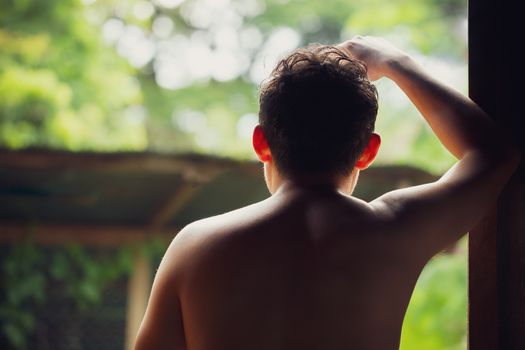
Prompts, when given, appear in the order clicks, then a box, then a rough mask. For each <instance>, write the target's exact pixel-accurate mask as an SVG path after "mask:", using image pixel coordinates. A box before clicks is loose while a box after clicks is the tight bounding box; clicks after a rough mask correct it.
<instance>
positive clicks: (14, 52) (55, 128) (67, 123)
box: [0, 0, 146, 150]
mask: <svg viewBox="0 0 525 350" xmlns="http://www.w3.org/2000/svg"><path fill="white" fill-rule="evenodd" d="M0 28H1V29H0V45H1V46H2V53H1V54H0V67H1V69H0V72H1V73H0V128H1V129H0V145H3V146H5V147H8V148H22V147H29V146H39V147H53V148H66V149H99V150H111V149H116V148H118V149H144V147H145V146H146V132H145V130H144V128H143V126H142V125H140V126H137V123H136V122H135V121H134V120H130V119H129V118H128V117H127V116H126V114H125V111H126V108H128V107H129V106H133V105H135V104H137V103H139V102H140V100H141V94H140V90H139V86H138V82H137V81H136V79H135V78H134V77H133V70H132V69H130V67H129V66H128V65H127V64H126V63H125V61H124V60H122V59H121V58H119V57H118V56H117V55H116V54H115V52H114V51H113V50H112V49H110V48H108V47H105V46H103V45H102V44H101V42H100V32H99V30H98V29H97V28H96V27H94V26H93V25H90V24H89V23H88V22H87V20H86V18H85V15H84V8H83V6H82V4H80V2H78V1H72V0H70V1H58V0H55V1H38V2H34V1H20V0H18V1H4V2H2V3H1V4H0Z"/></svg>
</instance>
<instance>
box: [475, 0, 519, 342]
mask: <svg viewBox="0 0 525 350" xmlns="http://www.w3.org/2000/svg"><path fill="white" fill-rule="evenodd" d="M520 6H521V2H519V1H511V0H498V1H496V0H470V2H469V87H470V96H471V98H472V99H473V100H474V101H476V102H477V103H478V104H479V105H480V106H481V107H482V108H483V109H484V110H485V111H486V112H488V113H489V114H490V115H491V117H492V118H494V119H495V120H496V122H498V124H500V125H502V126H503V127H505V128H507V129H508V130H509V131H511V133H513V134H514V139H515V140H516V141H518V142H519V143H520V148H521V150H522V152H523V151H524V150H525V147H524V144H525V142H524V141H525V138H524V135H523V128H521V125H522V124H523V123H522V122H521V120H524V119H525V113H524V110H525V107H524V105H523V102H524V98H525V96H523V93H524V89H523V85H524V84H525V80H524V74H523V72H524V70H525V67H524V64H523V61H524V57H523V55H522V54H520V51H522V48H523V42H524V41H525V40H524V32H525V31H524V30H523V29H522V28H523V23H524V21H525V18H522V17H523V14H522V11H521V10H520ZM524 154H525V152H524ZM523 214H525V177H524V171H523V167H521V168H520V170H519V171H518V172H517V173H516V174H515V176H514V177H513V179H512V180H511V181H510V183H509V184H508V185H507V187H506V188H505V190H504V192H503V193H502V195H501V196H500V199H499V201H498V203H497V206H496V207H495V208H494V210H492V212H491V213H490V214H489V215H487V217H486V218H485V220H483V221H482V222H481V223H480V224H479V225H478V226H477V227H476V229H474V230H472V231H471V232H470V236H469V349H471V350H489V349H490V350H522V349H525V216H524V215H523Z"/></svg>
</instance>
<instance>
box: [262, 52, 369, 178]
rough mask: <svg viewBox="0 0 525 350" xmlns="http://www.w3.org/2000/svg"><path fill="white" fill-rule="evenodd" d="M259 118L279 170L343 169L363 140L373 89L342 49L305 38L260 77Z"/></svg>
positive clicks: (353, 159)
mask: <svg viewBox="0 0 525 350" xmlns="http://www.w3.org/2000/svg"><path fill="white" fill-rule="evenodd" d="M259 105H260V111H259V124H261V126H262V129H263V132H264V134H265V136H266V138H267V140H268V145H269V147H270V150H271V152H272V156H273V159H274V161H275V164H276V166H277V169H278V170H279V172H281V173H282V174H283V175H287V176H293V175H298V174H311V175H314V174H341V175H348V174H349V173H350V172H351V171H352V169H353V167H354V164H355V162H356V160H357V158H358V157H359V155H360V154H361V152H362V151H363V149H364V147H365V146H366V144H367V143H368V140H369V138H370V134H371V133H372V131H373V130H374V123H375V119H376V115H377V108H378V105H377V90H376V88H375V86H374V85H373V84H372V83H371V82H370V81H369V80H368V78H367V75H366V67H365V65H364V64H363V63H362V62H361V61H359V60H356V59H354V58H352V57H350V56H349V55H348V54H347V53H346V52H345V51H344V50H343V49H341V48H338V47H336V46H331V45H321V44H310V45H308V46H307V47H305V48H300V49H297V50H295V51H293V52H292V53H291V54H289V55H288V56H287V57H285V58H284V59H282V60H281V61H279V63H278V64H277V66H276V67H275V68H274V70H273V71H272V73H271V74H270V76H269V77H268V78H267V79H266V80H265V81H263V82H262V83H261V86H260V98H259Z"/></svg>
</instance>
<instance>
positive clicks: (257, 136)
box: [252, 124, 272, 163]
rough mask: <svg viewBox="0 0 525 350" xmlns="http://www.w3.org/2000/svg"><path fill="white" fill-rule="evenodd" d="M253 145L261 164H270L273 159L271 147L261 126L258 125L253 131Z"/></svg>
mask: <svg viewBox="0 0 525 350" xmlns="http://www.w3.org/2000/svg"><path fill="white" fill-rule="evenodd" d="M252 144H253V149H254V151H255V153H256V154H257V158H259V160H260V161H261V162H263V163H264V162H268V161H270V160H271V159H272V153H271V152H270V147H269V146H268V141H267V140H266V136H265V135H264V132H263V129H262V127H261V125H259V124H257V125H256V126H255V129H253V136H252Z"/></svg>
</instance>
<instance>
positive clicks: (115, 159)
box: [0, 149, 256, 183]
mask: <svg viewBox="0 0 525 350" xmlns="http://www.w3.org/2000/svg"><path fill="white" fill-rule="evenodd" d="M241 164H243V165H244V164H245V163H241V162H239V161H236V160H232V159H227V158H219V157H214V156H203V155H196V154H186V155H168V154H159V153H146V152H120V153H119V152H116V153H94V152H68V151H56V150H31V149H30V150H6V149H0V169H1V168H20V169H53V168H59V169H69V168H74V169H89V170H103V171H117V172H133V171H140V172H146V173H147V172H152V173H168V174H176V175H179V176H182V177H183V178H184V179H185V180H187V181H191V182H198V183H203V182H208V181H209V179H210V178H213V177H215V176H216V175H217V174H219V173H221V172H223V171H225V170H228V169H231V168H232V167H235V166H240V165H241ZM251 165H252V166H254V167H255V166H256V163H255V162H252V164H251Z"/></svg>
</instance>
